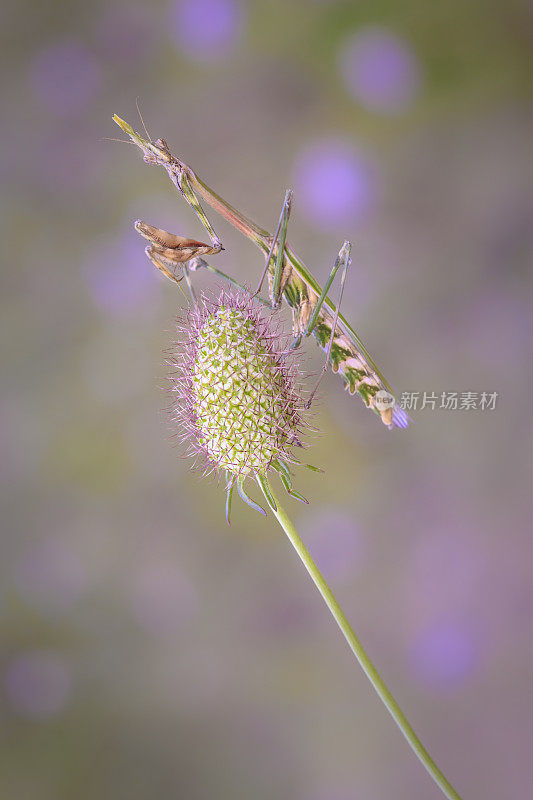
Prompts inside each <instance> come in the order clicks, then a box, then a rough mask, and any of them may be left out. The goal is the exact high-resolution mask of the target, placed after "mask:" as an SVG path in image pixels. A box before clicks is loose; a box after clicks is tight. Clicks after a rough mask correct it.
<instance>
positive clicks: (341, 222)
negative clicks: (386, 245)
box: [293, 137, 377, 230]
mask: <svg viewBox="0 0 533 800" xmlns="http://www.w3.org/2000/svg"><path fill="white" fill-rule="evenodd" d="M293 182H294V190H295V195H296V201H297V203H298V207H299V208H301V209H302V211H303V214H304V215H305V216H306V218H307V220H308V222H310V223H311V224H313V225H316V226H318V227H319V228H322V229H324V228H329V229H332V230H339V229H343V230H346V226H348V225H353V224H355V223H358V222H360V221H362V220H363V219H364V218H365V217H366V215H367V214H368V213H369V212H370V211H371V210H372V208H373V207H374V204H375V201H376V195H377V176H376V172H375V169H374V167H373V165H372V164H371V162H370V161H369V159H368V158H367V157H366V156H365V155H364V154H363V153H361V152H360V151H359V150H358V149H357V148H356V147H355V146H354V145H353V144H352V143H351V142H350V141H348V140H345V139H341V138H336V137H334V138H326V139H319V140H318V141H314V142H311V143H310V144H308V145H307V146H306V147H305V148H304V149H303V150H302V151H301V152H300V154H299V155H298V157H297V159H296V163H295V165H294V169H293Z"/></svg>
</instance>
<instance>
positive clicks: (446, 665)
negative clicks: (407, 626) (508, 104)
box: [410, 623, 480, 689]
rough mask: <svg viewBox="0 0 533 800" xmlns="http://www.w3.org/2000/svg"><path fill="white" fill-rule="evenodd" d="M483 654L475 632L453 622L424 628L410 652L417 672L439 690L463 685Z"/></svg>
mask: <svg viewBox="0 0 533 800" xmlns="http://www.w3.org/2000/svg"><path fill="white" fill-rule="evenodd" d="M479 657H480V653H479V647H478V643H477V641H475V639H474V637H473V636H472V634H471V633H470V632H469V631H468V630H466V629H465V628H464V627H462V626H461V625H456V624H452V623H438V624H435V625H432V626H430V627H428V628H426V629H424V630H423V631H421V632H420V633H419V634H418V636H416V637H415V639H414V641H413V643H412V646H411V653H410V661H411V666H412V669H413V672H414V673H415V675H416V676H417V677H418V678H419V679H420V680H421V681H422V682H423V683H425V684H426V685H427V686H429V687H431V688H435V689H448V688H453V687H454V686H457V685H459V684H461V683H462V682H463V681H465V680H466V679H467V678H468V676H469V675H470V673H471V672H472V671H473V670H474V668H475V667H476V665H477V663H478V661H479Z"/></svg>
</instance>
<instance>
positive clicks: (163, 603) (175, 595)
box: [131, 562, 196, 634]
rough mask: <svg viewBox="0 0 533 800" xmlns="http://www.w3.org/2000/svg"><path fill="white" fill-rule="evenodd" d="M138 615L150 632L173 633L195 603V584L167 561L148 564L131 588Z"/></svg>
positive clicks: (189, 614) (135, 610)
mask: <svg viewBox="0 0 533 800" xmlns="http://www.w3.org/2000/svg"><path fill="white" fill-rule="evenodd" d="M131 603H132V607H133V611H134V613H135V616H136V617H137V619H138V620H139V622H140V623H141V625H143V627H145V628H146V629H147V630H148V631H149V632H150V633H156V634H165V633H173V632H174V631H175V630H176V629H177V628H180V627H181V626H182V625H184V623H185V622H186V621H187V620H188V619H189V618H190V616H191V614H192V613H193V611H194V609H195V606H196V595H195V592H194V590H193V587H192V585H191V584H190V583H189V581H188V580H186V579H185V578H184V576H183V575H182V574H181V572H180V571H179V570H178V569H176V568H175V567H173V566H172V565H170V564H167V563H165V562H161V563H157V562H155V563H151V564H147V565H146V566H145V567H144V569H143V571H142V572H141V574H140V575H139V577H138V580H137V582H136V584H135V586H134V587H133V589H132V600H131Z"/></svg>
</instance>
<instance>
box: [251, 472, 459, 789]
mask: <svg viewBox="0 0 533 800" xmlns="http://www.w3.org/2000/svg"><path fill="white" fill-rule="evenodd" d="M259 486H260V487H261V490H262V491H263V494H265V491H264V489H263V487H262V485H261V483H259ZM270 494H271V495H272V498H273V500H274V503H275V506H276V510H274V508H273V507H272V506H271V510H272V512H273V514H274V516H275V517H276V519H277V520H278V522H279V524H280V525H281V527H282V528H283V530H284V531H285V533H286V534H287V536H288V538H289V540H290V542H291V544H292V546H293V547H294V549H295V550H296V552H297V553H298V555H299V557H300V559H301V561H302V562H303V564H304V566H305V568H306V570H307V572H308V573H309V575H310V577H311V579H312V580H313V583H314V584H315V586H316V587H317V589H318V591H319V592H320V594H321V595H322V597H323V598H324V600H325V602H326V604H327V606H328V608H329V610H330V611H331V613H332V615H333V617H334V619H335V622H336V623H337V625H338V626H339V628H340V629H341V631H342V633H343V634H344V637H345V638H346V641H347V642H348V644H349V646H350V648H351V650H352V652H353V654H354V655H355V657H356V659H357V660H358V662H359V664H360V665H361V667H362V669H363V670H364V672H365V674H366V676H367V677H368V679H369V680H370V683H371V684H372V686H373V687H374V689H375V690H376V692H377V693H378V695H379V697H380V699H381V700H382V701H383V703H384V704H385V706H386V707H387V709H388V711H389V713H390V714H391V716H392V718H393V719H394V721H395V723H396V724H397V726H398V727H399V729H400V730H401V732H402V733H403V735H404V736H405V738H406V739H407V741H408V743H409V746H410V747H411V750H412V751H413V752H414V753H415V755H416V756H417V757H418V758H419V759H420V761H421V762H422V764H423V765H424V767H425V768H426V770H427V771H428V773H429V774H430V775H431V777H432V778H433V780H434V781H435V783H436V784H437V786H439V788H440V789H441V790H442V792H443V793H444V795H445V796H446V797H447V798H448V800H461V797H460V796H459V795H458V794H457V792H456V791H455V789H454V788H453V786H452V785H451V783H449V781H448V780H447V779H446V778H445V776H444V775H443V773H442V772H441V771H440V769H439V768H438V767H437V765H436V764H435V762H434V761H433V759H432V758H431V756H430V755H429V753H428V752H427V750H426V749H425V747H424V746H423V744H422V742H421V741H420V739H419V738H418V736H417V735H416V733H415V732H414V730H413V728H412V727H411V725H410V723H409V721H408V720H407V718H406V716H405V714H404V713H403V711H402V710H401V708H400V706H399V705H398V703H397V702H396V700H395V699H394V697H393V696H392V694H391V693H390V691H389V689H388V688H387V686H386V685H385V683H384V682H383V679H382V678H381V676H380V674H379V672H378V671H377V669H376V668H375V666H374V664H373V663H372V661H371V660H370V658H369V657H368V655H367V654H366V651H365V650H364V648H363V646H362V644H361V642H360V641H359V639H358V638H357V636H356V635H355V633H354V631H353V628H352V626H351V625H350V623H349V622H348V620H347V618H346V616H345V614H344V612H343V610H342V608H341V607H340V605H339V603H338V602H337V599H336V597H335V595H334V594H333V592H332V591H331V589H330V588H329V586H328V584H327V582H326V580H325V578H324V576H323V575H322V573H321V572H320V570H319V569H318V567H317V565H316V564H315V562H314V561H313V559H312V558H311V555H310V553H309V551H308V550H307V548H306V546H305V544H304V543H303V542H302V540H301V538H300V536H299V535H298V533H297V531H296V529H295V527H294V525H293V524H292V522H291V520H290V519H289V517H288V516H287V514H286V512H285V510H284V509H283V506H282V505H281V503H280V502H279V499H278V497H277V496H276V495H275V494H274V492H273V491H272V488H271V487H270ZM265 499H266V500H267V502H268V497H267V495H266V494H265ZM269 505H270V504H269Z"/></svg>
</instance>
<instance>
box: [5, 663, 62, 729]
mask: <svg viewBox="0 0 533 800" xmlns="http://www.w3.org/2000/svg"><path fill="white" fill-rule="evenodd" d="M71 683H72V681H71V675H70V670H69V668H68V666H67V664H66V662H65V660H64V659H63V658H62V657H61V656H59V655H57V654H56V653H52V652H48V651H34V652H31V653H26V654H24V655H19V656H16V657H15V658H13V659H12V660H11V662H10V663H9V664H8V667H7V672H6V678H5V686H6V692H7V696H8V698H9V701H10V703H11V706H12V707H13V709H14V710H15V711H17V712H19V713H20V714H24V715H25V716H28V717H49V716H53V715H54V714H57V713H58V712H59V711H61V709H62V708H63V706H64V705H65V703H66V702H67V700H68V696H69V694H70V690H71Z"/></svg>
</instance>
